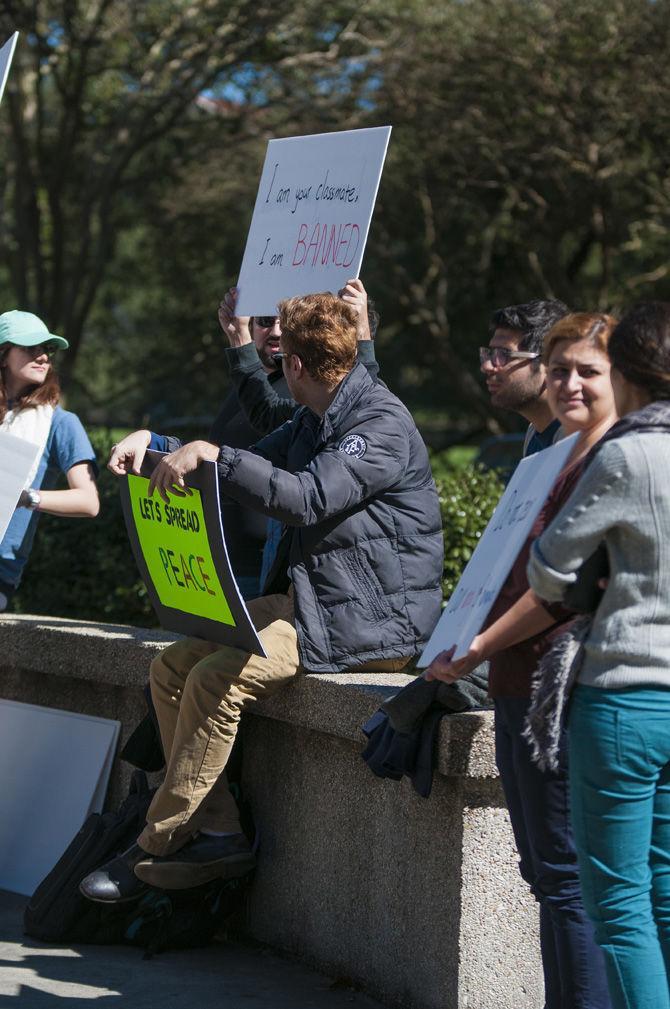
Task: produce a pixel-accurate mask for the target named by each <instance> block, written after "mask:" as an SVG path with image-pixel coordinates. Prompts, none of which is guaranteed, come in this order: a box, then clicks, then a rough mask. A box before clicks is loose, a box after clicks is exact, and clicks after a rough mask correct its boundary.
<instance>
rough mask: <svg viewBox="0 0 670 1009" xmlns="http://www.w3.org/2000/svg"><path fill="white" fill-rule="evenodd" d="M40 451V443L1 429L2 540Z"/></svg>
mask: <svg viewBox="0 0 670 1009" xmlns="http://www.w3.org/2000/svg"><path fill="white" fill-rule="evenodd" d="M39 451H40V447H39V445H33V443H32V442H30V441H24V440H23V438H15V437H14V435H13V434H5V432H4V431H0V540H2V537H3V536H4V535H5V533H6V532H7V526H8V525H9V520H10V519H11V517H12V515H13V514H14V509H15V508H16V505H17V503H18V500H19V498H20V496H21V491H22V490H23V488H24V487H25V485H26V480H27V479H28V477H29V476H30V471H31V470H32V468H33V465H34V463H35V459H36V458H37V455H38V453H39Z"/></svg>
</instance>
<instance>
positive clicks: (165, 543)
mask: <svg viewBox="0 0 670 1009" xmlns="http://www.w3.org/2000/svg"><path fill="white" fill-rule="evenodd" d="M191 489H192V495H191V496H190V497H185V498H177V497H171V498H170V503H169V504H166V503H165V502H164V501H163V500H162V499H161V498H160V497H159V496H158V495H157V494H154V496H153V497H149V481H148V480H146V479H145V478H144V477H140V476H129V477H128V491H129V495H130V503H131V507H132V512H133V519H134V521H135V528H136V530H137V538H138V540H139V543H140V549H141V551H142V554H143V556H144V561H145V564H146V566H147V569H148V571H149V575H150V576H151V580H152V581H153V583H154V587H155V589H156V592H157V594H158V598H159V599H160V601H161V603H162V604H163V606H170V607H172V608H173V609H175V610H182V611H183V612H185V613H192V614H193V615H194V616H197V617H207V618H209V619H210V620H217V621H218V622H219V623H223V624H229V625H231V626H232V627H234V626H235V621H234V620H233V616H232V614H231V612H230V606H229V605H228V600H227V599H226V597H225V594H224V592H223V589H222V588H221V583H220V582H219V578H218V576H217V573H216V568H215V566H214V560H213V558H212V552H211V550H210V546H209V540H208V537H207V526H206V525H205V516H204V514H203V508H202V498H201V495H200V491H199V490H196V488H191Z"/></svg>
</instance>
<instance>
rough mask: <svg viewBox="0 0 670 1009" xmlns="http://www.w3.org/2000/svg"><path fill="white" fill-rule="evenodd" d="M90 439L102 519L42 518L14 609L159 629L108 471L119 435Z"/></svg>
mask: <svg viewBox="0 0 670 1009" xmlns="http://www.w3.org/2000/svg"><path fill="white" fill-rule="evenodd" d="M89 436H90V438H91V441H92V443H93V447H94V449H95V452H96V456H97V458H98V463H99V464H100V465H101V471H100V477H99V480H98V489H99V492H100V505H101V508H100V515H99V516H98V518H96V519H94V520H93V521H91V520H87V519H64V518H60V517H56V516H53V515H42V516H41V518H40V524H39V528H38V530H37V535H36V536H35V545H34V547H33V552H32V554H31V557H30V560H29V561H28V566H27V568H26V574H25V577H24V579H23V582H22V583H21V587H20V589H19V591H18V593H17V595H16V597H15V602H14V608H15V609H16V610H17V611H18V612H20V613H40V614H44V615H45V616H58V617H70V618H72V619H80V620H99V621H106V622H108V623H123V624H136V625H138V626H142V627H155V626H156V624H157V622H156V618H155V616H154V612H153V609H152V607H151V603H150V602H149V598H148V596H147V592H146V589H145V587H144V584H143V582H142V581H141V580H140V577H139V574H138V572H137V567H136V566H135V561H134V559H133V555H132V552H131V549H130V544H129V542H128V537H127V535H126V527H125V523H124V521H123V515H122V512H121V500H120V498H119V489H118V480H117V479H116V477H114V476H112V474H111V473H110V472H109V471H108V470H107V469H105V468H104V463H105V462H106V460H107V459H108V458H109V452H110V448H111V445H112V443H113V441H114V437H113V434H112V432H111V431H109V430H103V429H98V430H97V431H96V430H94V431H89Z"/></svg>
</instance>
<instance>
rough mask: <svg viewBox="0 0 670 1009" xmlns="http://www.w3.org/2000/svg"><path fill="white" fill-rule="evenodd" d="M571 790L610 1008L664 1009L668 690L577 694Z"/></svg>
mask: <svg viewBox="0 0 670 1009" xmlns="http://www.w3.org/2000/svg"><path fill="white" fill-rule="evenodd" d="M569 736H570V787H571V795H572V809H573V821H574V828H575V839H576V842H577V850H578V853H579V866H580V874H581V879H582V888H583V892H584V903H585V906H586V909H587V911H588V913H589V916H590V918H591V920H592V921H593V923H594V925H595V929H596V938H597V940H598V943H599V945H600V946H601V947H602V949H603V951H604V953H605V959H606V966H607V976H608V981H609V985H610V991H611V993H612V1004H613V1005H614V1007H615V1009H670V995H669V993H668V977H669V976H670V689H665V690H664V689H662V688H659V689H650V688H632V689H627V690H598V689H596V688H594V687H584V686H578V687H576V688H575V692H574V695H573V698H572V702H571V705H570V716H569Z"/></svg>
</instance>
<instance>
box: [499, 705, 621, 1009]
mask: <svg viewBox="0 0 670 1009" xmlns="http://www.w3.org/2000/svg"><path fill="white" fill-rule="evenodd" d="M494 704H495V739H496V763H497V765H498V770H499V771H500V778H501V780H502V786H503V790H504V792H505V798H506V800H507V806H508V809H509V815H510V820H511V822H512V830H513V831H514V839H515V841H516V846H517V850H518V852H519V856H520V861H519V871H520V872H521V875H522V877H523V879H524V880H525V881H526V882H527V883H528V885H529V887H530V889H531V892H532V893H533V896H534V897H535V899H536V900H537V901H538V903H539V905H540V945H541V952H542V966H543V970H544V991H545V1007H546V1009H609V1007H610V1004H611V1003H610V1000H609V995H608V992H607V980H606V975H605V965H604V962H603V957H602V954H601V952H600V950H599V949H598V946H597V945H596V942H595V938H594V935H593V926H592V925H591V922H590V921H589V920H588V917H587V914H586V911H585V910H584V906H583V904H582V896H581V888H580V885H579V875H578V869H577V853H576V851H575V845H574V842H573V839H572V830H571V826H570V803H569V798H568V776H567V768H566V749H567V744H566V740H565V739H564V740H563V742H562V745H561V753H560V769H559V770H558V771H557V772H548V771H540V770H539V768H538V767H537V765H536V764H534V763H533V761H532V760H531V756H530V748H529V746H528V743H527V742H526V740H525V739H524V738H523V736H522V735H521V733H522V731H523V725H524V720H525V717H526V713H527V711H528V704H529V701H528V700H527V699H525V698H517V697H505V698H496V700H495V702H494Z"/></svg>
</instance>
